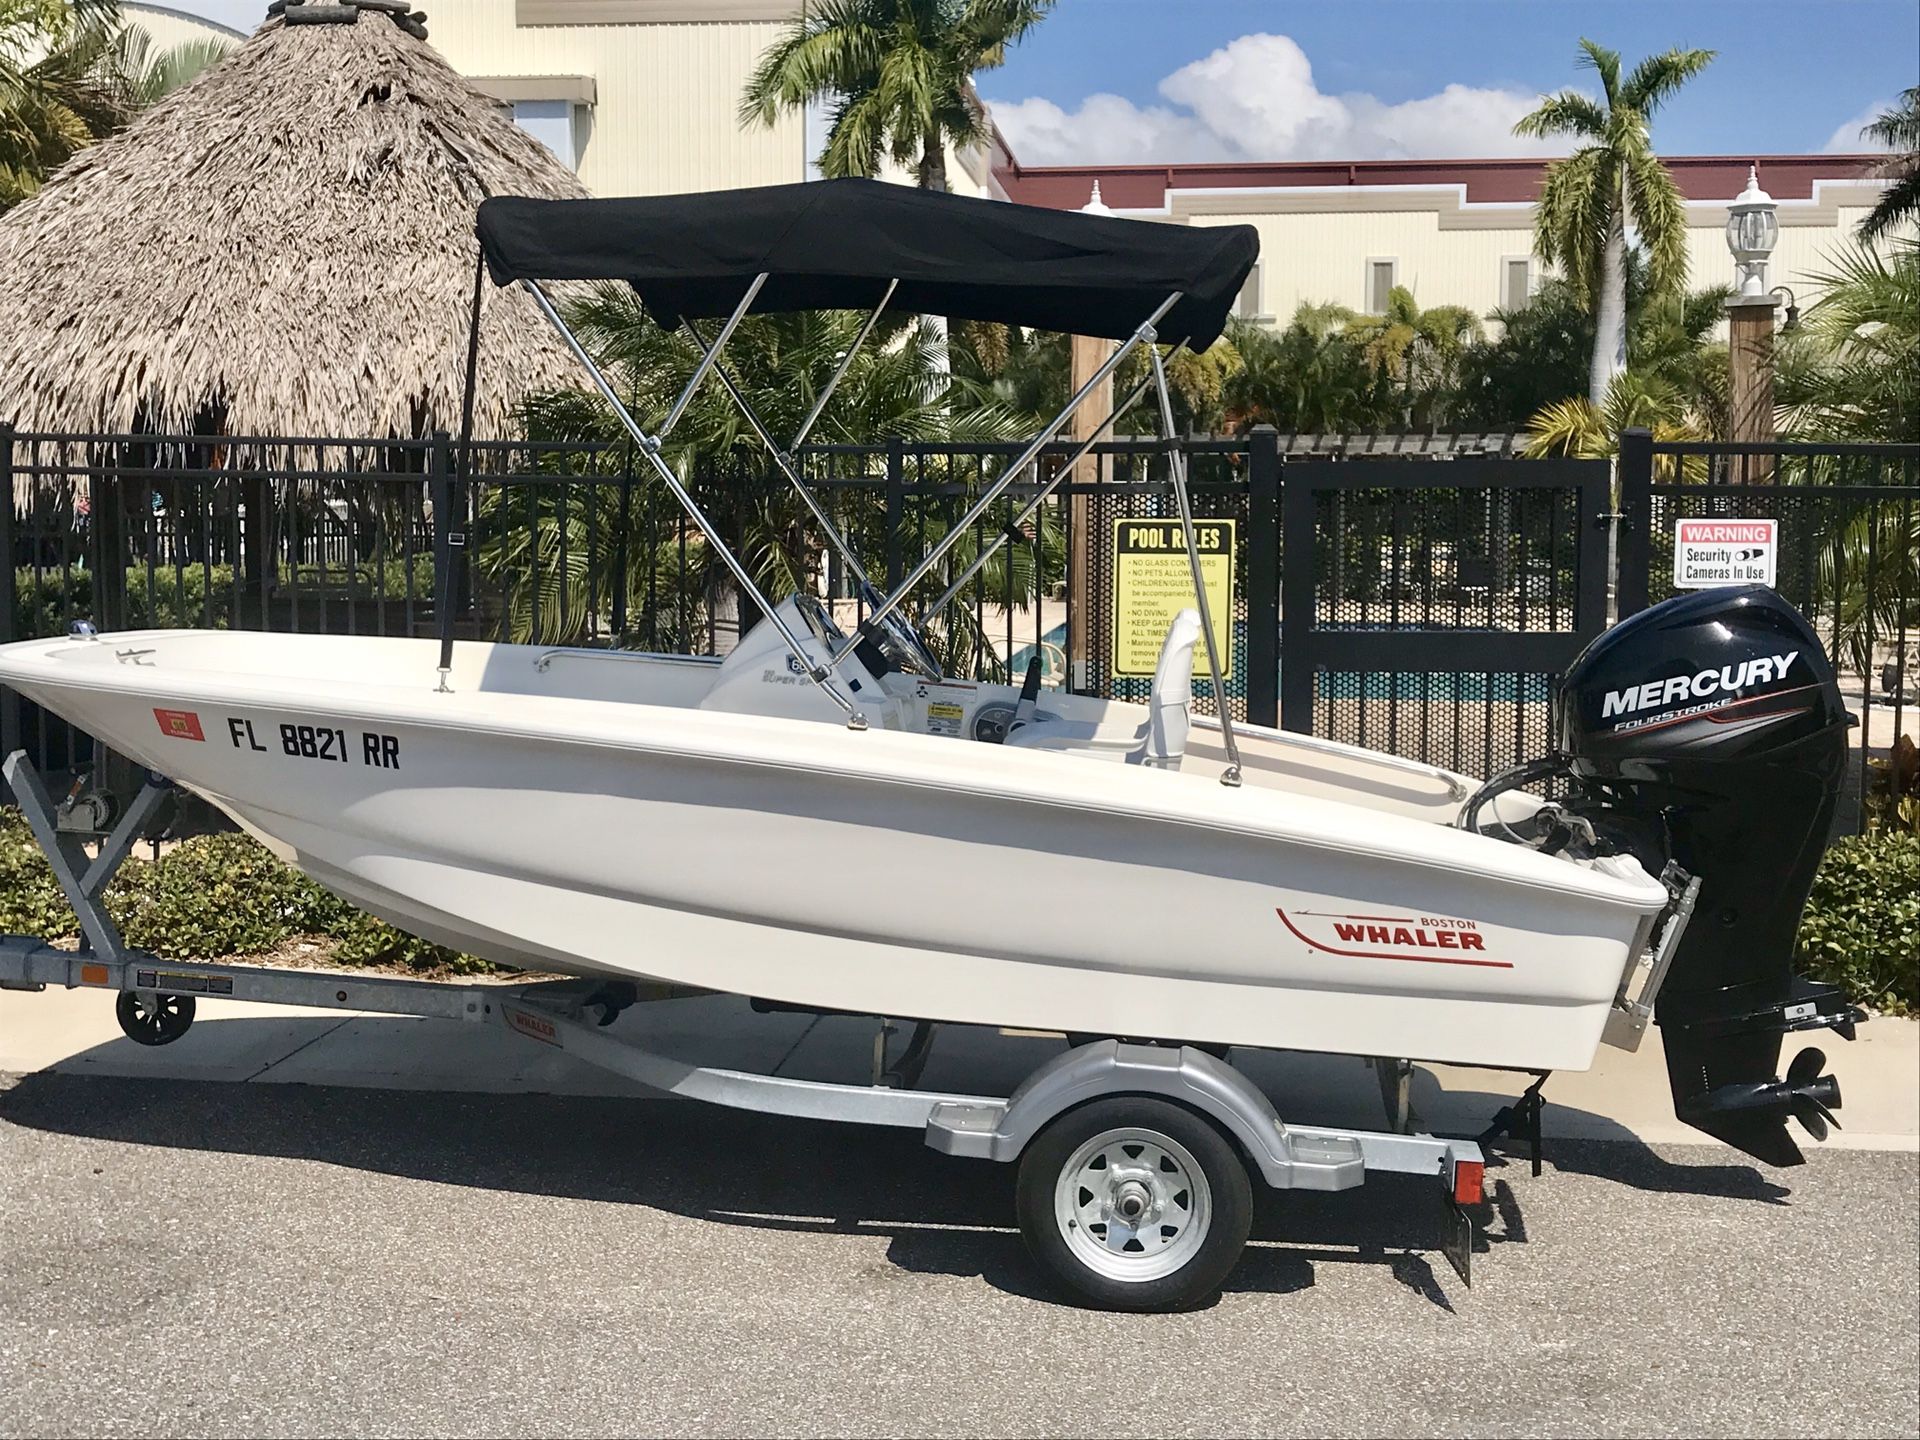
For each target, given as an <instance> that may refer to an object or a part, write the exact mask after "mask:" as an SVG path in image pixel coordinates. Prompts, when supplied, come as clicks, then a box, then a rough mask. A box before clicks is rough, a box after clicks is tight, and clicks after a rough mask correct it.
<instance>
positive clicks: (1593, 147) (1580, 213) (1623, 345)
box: [1513, 40, 1714, 409]
mask: <svg viewBox="0 0 1920 1440" xmlns="http://www.w3.org/2000/svg"><path fill="white" fill-rule="evenodd" d="M1580 49H1581V53H1582V57H1583V58H1582V59H1581V61H1580V63H1581V64H1582V65H1584V66H1586V67H1588V68H1589V69H1591V70H1593V71H1594V73H1595V74H1597V75H1598V76H1599V77H1600V89H1601V92H1602V96H1603V99H1602V101H1595V100H1593V99H1591V98H1590V97H1588V96H1586V95H1582V94H1580V93H1579V92H1578V91H1576V90H1562V91H1561V92H1560V93H1559V94H1558V95H1549V96H1546V97H1544V98H1543V99H1542V100H1541V102H1540V105H1539V108H1537V109H1536V110H1534V111H1533V113H1531V114H1530V115H1526V116H1523V117H1522V118H1521V119H1520V122H1519V123H1518V124H1516V125H1515V126H1514V127H1513V130H1514V133H1515V134H1516V135H1525V136H1533V137H1545V136H1557V135H1567V136H1573V137H1576V138H1579V139H1581V140H1584V141H1585V142H1587V143H1585V144H1583V145H1582V146H1581V147H1580V148H1579V149H1577V150H1575V151H1574V152H1573V154H1571V155H1569V156H1568V157H1567V158H1566V159H1564V160H1556V161H1555V162H1554V163H1553V164H1552V165H1550V166H1548V167H1547V174H1546V179H1545V181H1544V182H1543V183H1542V184H1541V187H1540V200H1539V203H1538V204H1537V205H1536V207H1535V209H1534V248H1535V249H1536V250H1537V251H1538V252H1539V254H1540V258H1541V259H1542V260H1544V261H1546V262H1547V263H1548V264H1549V265H1558V266H1560V268H1561V269H1562V270H1563V271H1564V272H1565V274H1566V277H1567V281H1568V283H1569V284H1570V285H1571V286H1572V287H1573V289H1574V292H1575V293H1576V294H1577V295H1578V296H1579V298H1580V299H1581V300H1582V302H1583V303H1585V304H1587V305H1588V306H1589V307H1591V308H1592V310H1593V311H1594V320H1595V325H1594V339H1593V370H1592V374H1591V376H1590V377H1589V380H1588V386H1587V399H1588V401H1589V402H1590V403H1591V404H1592V405H1593V406H1594V408H1595V409H1599V408H1600V407H1602V406H1603V405H1604V404H1605V403H1606V398H1607V390H1608V387H1609V386H1610V385H1611V384H1612V383H1613V379H1614V377H1615V376H1616V375H1618V374H1619V373H1620V372H1621V371H1623V370H1625V369H1626V368H1627V297H1626V253H1627V231H1628V229H1629V228H1632V229H1633V230H1635V231H1636V232H1638V235H1639V239H1640V244H1641V245H1642V246H1643V247H1644V248H1645V249H1646V252H1647V263H1648V269H1649V273H1650V278H1651V280H1652V283H1653V288H1654V289H1655V290H1670V289H1678V288H1679V287H1680V286H1681V285H1682V284H1684V283H1685V281H1686V276H1687V251H1686V220H1685V216H1684V213H1683V211H1682V208H1681V202H1680V192H1679V190H1678V188H1677V187H1676V186H1675V185H1674V183H1673V177H1672V176H1671V175H1669V174H1668V173H1667V167H1666V166H1664V165H1662V164H1661V163H1660V157H1659V156H1658V155H1656V154H1654V151H1653V138H1652V136H1651V134H1650V133H1649V131H1648V122H1649V121H1650V120H1651V119H1652V117H1653V113H1654V111H1655V110H1657V109H1658V108H1659V107H1660V105H1661V104H1662V103H1663V102H1664V101H1665V100H1667V99H1668V98H1669V97H1670V96H1672V95H1673V94H1674V93H1675V92H1676V91H1678V90H1679V89H1680V87H1681V86H1682V85H1684V84H1686V82H1687V81H1688V80H1690V79H1692V78H1693V77H1694V76H1695V75H1698V74H1699V73H1700V72H1701V71H1702V70H1704V69H1706V67H1707V64H1708V62H1709V61H1711V60H1712V59H1713V53H1714V52H1713V51H1711V50H1668V51H1665V52H1663V53H1662V54H1659V55H1650V56H1648V57H1647V58H1646V59H1645V60H1642V61H1641V62H1640V63H1639V64H1638V65H1636V66H1634V68H1633V71H1632V73H1631V74H1629V75H1627V76H1626V77H1625V78H1624V79H1623V78H1622V77H1621V74H1620V55H1619V52H1618V51H1615V50H1608V49H1606V48H1605V47H1604V46H1600V45H1596V44H1595V43H1594V42H1593V41H1591V40H1582V41H1581V42H1580Z"/></svg>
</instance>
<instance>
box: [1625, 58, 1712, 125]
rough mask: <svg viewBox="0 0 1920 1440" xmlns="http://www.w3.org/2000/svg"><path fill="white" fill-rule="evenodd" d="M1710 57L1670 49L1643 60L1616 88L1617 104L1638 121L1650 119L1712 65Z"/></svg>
mask: <svg viewBox="0 0 1920 1440" xmlns="http://www.w3.org/2000/svg"><path fill="white" fill-rule="evenodd" d="M1714 54H1715V52H1714V51H1712V50H1681V49H1673V50H1664V51H1662V52H1661V53H1660V54H1658V55H1649V56H1647V58H1646V59H1644V60H1642V61H1641V62H1640V63H1639V64H1638V65H1636V66H1634V67H1633V71H1632V73H1631V74H1629V75H1628V76H1627V79H1626V83H1625V84H1623V85H1622V86H1621V87H1620V103H1621V104H1622V105H1624V106H1626V107H1628V108H1630V109H1633V110H1637V111H1638V112H1639V113H1640V115H1641V118H1642V119H1651V118H1652V116H1653V112H1654V111H1656V110H1658V109H1659V108H1660V106H1661V105H1662V104H1663V103H1664V102H1665V101H1666V100H1667V99H1668V98H1670V97H1671V96H1672V95H1674V94H1675V93H1676V92H1677V91H1678V90H1679V89H1680V87H1681V86H1682V85H1685V84H1686V83H1687V81H1689V80H1691V79H1693V77H1694V76H1696V75H1698V74H1699V73H1700V72H1701V71H1702V70H1704V69H1706V68H1707V66H1708V65H1710V64H1712V63H1713V57H1714Z"/></svg>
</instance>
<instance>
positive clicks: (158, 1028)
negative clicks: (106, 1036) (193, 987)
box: [113, 990, 194, 1045]
mask: <svg viewBox="0 0 1920 1440" xmlns="http://www.w3.org/2000/svg"><path fill="white" fill-rule="evenodd" d="M193 1011H194V1001H193V997H192V996H191V995H155V994H153V993H152V992H150V991H141V990H123V991H121V992H120V999H119V1000H118V1001H117V1002H116V1003H115V1004H114V1007H113V1013H114V1014H115V1015H116V1016H117V1017H118V1018H119V1021H120V1029H121V1030H122V1031H123V1032H125V1034H126V1037H127V1038H128V1039H129V1040H131V1041H133V1043H134V1044H136V1045H171V1044H172V1043H173V1042H174V1041H176V1040H178V1039H179V1038H180V1037H181V1036H182V1035H184V1034H186V1033H187V1029H188V1027H189V1026H191V1025H192V1024H193Z"/></svg>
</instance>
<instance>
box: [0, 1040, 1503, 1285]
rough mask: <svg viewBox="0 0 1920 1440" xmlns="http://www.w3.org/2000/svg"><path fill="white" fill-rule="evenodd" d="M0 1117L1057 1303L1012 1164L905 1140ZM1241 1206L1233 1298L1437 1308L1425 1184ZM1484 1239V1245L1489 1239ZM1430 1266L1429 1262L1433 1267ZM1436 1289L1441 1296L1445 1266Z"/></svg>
mask: <svg viewBox="0 0 1920 1440" xmlns="http://www.w3.org/2000/svg"><path fill="white" fill-rule="evenodd" d="M0 1122H5V1123H7V1124H11V1125H14V1126H18V1127H21V1128H23V1129H31V1130H39V1131H43V1132H48V1133H53V1134H61V1135H70V1136H76V1137H80V1138H85V1139H91V1140H108V1141H114V1142H119V1143H124V1144H132V1145H152V1146H161V1147H165V1148H169V1149H181V1150H199V1151H213V1152H220V1153H230V1154H245V1155H258V1156H268V1157H277V1158H282V1159H295V1160H316V1161H321V1162H324V1163H327V1164H331V1165H343V1166H349V1167H353V1168H357V1169H362V1170H368V1171H372V1172H375V1173H380V1174H387V1175H395V1176H401V1177H405V1178H409V1179H417V1180H425V1181H431V1182H434V1183H438V1184H451V1185H466V1186H474V1187H478V1188H481V1189H487V1190H498V1191H502V1192H508V1193H521V1194H530V1195H552V1196H561V1197H567V1198H574V1199H584V1200H594V1201H605V1202H614V1203H620V1204H632V1205H645V1206H649V1207H653V1208H656V1209H660V1210H664V1211H667V1212H670V1213H673V1214H678V1215H685V1216H689V1217H692V1218H696V1219H701V1220H706V1221H710V1222H715V1223H719V1224H726V1225H747V1226H753V1227H756V1228H766V1229H775V1230H790V1231H797V1232H805V1233H811V1234H835V1233H844V1234H850V1235H851V1234H864V1235H873V1234H879V1235H885V1236H887V1237H889V1240H890V1244H889V1246H888V1250H887V1255H888V1258H889V1259H890V1260H891V1261H892V1263H893V1264H895V1265H897V1266H899V1267H900V1268H901V1269H903V1270H906V1271H910V1272H913V1273H917V1274H936V1275H952V1276H962V1277H978V1278H980V1279H981V1280H983V1281H985V1282H986V1283H987V1284H989V1285H992V1286H994V1287H996V1288H998V1289H1000V1290H1003V1291H1006V1292H1009V1293H1011V1294H1015V1295H1020V1296H1024V1297H1027V1298H1030V1299H1033V1300H1037V1301H1043V1302H1047V1303H1060V1302H1059V1297H1058V1296H1057V1295H1056V1293H1055V1292H1054V1290H1053V1289H1052V1287H1051V1286H1050V1285H1049V1284H1048V1282H1047V1281H1046V1279H1045V1277H1044V1276H1043V1275H1042V1274H1041V1273H1040V1272H1039V1270H1038V1269H1037V1268H1036V1267H1035V1266H1034V1265H1033V1264H1032V1263H1031V1262H1030V1261H1029V1260H1028V1258H1027V1256H1026V1254H1025V1252H1024V1250H1023V1248H1022V1246H1021V1244H1020V1240H1019V1236H1018V1234H1017V1233H1016V1231H1015V1229H1014V1226H1013V1223H1012V1214H1013V1169H1012V1167H1010V1166H999V1165H991V1164H985V1163H982V1162H980V1161H973V1160H958V1159H954V1158H952V1157H949V1156H945V1155H940V1154H937V1153H935V1152H934V1151H932V1150H930V1149H928V1148H927V1146H926V1145H925V1144H924V1143H923V1142H922V1141H921V1139H920V1137H919V1136H918V1135H917V1134H915V1133H912V1132H909V1131H905V1130H889V1129H879V1128H873V1127H866V1126H856V1125H845V1124H835V1123H830V1122H824V1121H808V1120H789V1119H782V1118H775V1117H769V1116H762V1115H754V1114H749V1113H745V1112H741V1111H732V1110H722V1109H718V1108H715V1107H711V1106H703V1105H696V1104H689V1103H686V1102H684V1101H676V1100H665V1099H662V1100H649V1099H617V1098H600V1097H581V1096H550V1095H467V1094H443V1093H435V1092H427V1091H394V1090H384V1091H383V1090H362V1089H345V1088H333V1087H318V1086H306V1085H235V1084H222V1083H210V1082H202V1081H187V1080H157V1079H156V1080H147V1079H123V1078H116V1077H108V1076H93V1075H64V1074H56V1073H50V1072H48V1073H41V1074H37V1075H29V1076H26V1077H24V1078H22V1079H21V1080H19V1081H18V1082H17V1083H16V1084H15V1085H14V1086H13V1088H11V1089H10V1090H6V1091H4V1092H0ZM1256 1193H1257V1204H1256V1210H1255V1223H1254V1234H1253V1243H1252V1244H1251V1245H1250V1246H1249V1247H1248V1250H1247V1255H1246V1259H1245V1260H1244V1261H1243V1263H1242V1264H1241V1265H1240V1266H1239V1268H1238V1269H1237V1270H1236V1271H1235V1273H1234V1275H1233V1277H1232V1279H1231V1280H1230V1281H1229V1288H1230V1289H1231V1290H1234V1291H1258V1292H1265V1293H1275V1294H1284V1293H1287V1292H1289V1291H1296V1290H1302V1289H1306V1288H1308V1287H1310V1286H1312V1285H1313V1284H1314V1272H1315V1267H1316V1265H1318V1264H1321V1263H1345V1264H1352V1263H1360V1264H1377V1265H1385V1266H1387V1267H1389V1269H1390V1270H1391V1273H1393V1274H1394V1275H1395V1276H1396V1277H1397V1278H1399V1279H1400V1280H1401V1281H1402V1283H1403V1284H1406V1285H1407V1286H1408V1288H1409V1289H1411V1290H1412V1291H1414V1293H1416V1294H1420V1295H1424V1296H1426V1298H1428V1299H1429V1300H1430V1301H1432V1302H1434V1303H1437V1304H1440V1305H1443V1306H1446V1308H1449V1309H1450V1308H1451V1306H1450V1305H1448V1303H1447V1299H1446V1293H1445V1289H1444V1287H1443V1285H1442V1283H1441V1282H1440V1280H1439V1279H1437V1278H1436V1276H1435V1267H1434V1265H1430V1264H1429V1263H1428V1262H1427V1260H1426V1259H1425V1258H1424V1257H1423V1256H1422V1254H1421V1253H1419V1252H1423V1251H1426V1250H1428V1249H1430V1248H1432V1247H1435V1246H1437V1244H1438V1233H1437V1210H1438V1206H1437V1205H1436V1204H1435V1203H1434V1201H1433V1199H1432V1195H1431V1184H1430V1182H1425V1181H1416V1180H1414V1179H1412V1178H1411V1177H1405V1176H1383V1177H1380V1178H1379V1179H1378V1180H1376V1181H1373V1182H1370V1183H1369V1184H1368V1185H1366V1186H1365V1187H1363V1188H1362V1189H1359V1190H1356V1191H1351V1192H1348V1193H1346V1194H1344V1195H1306V1194H1298V1195H1279V1194H1274V1193H1271V1192H1267V1193H1258V1192H1256ZM1493 1243H1498V1239H1497V1238H1495V1239H1494V1241H1493ZM1436 1264H1438V1261H1437V1256H1436ZM1439 1271H1440V1273H1441V1274H1442V1275H1444V1277H1445V1283H1446V1284H1447V1285H1451V1284H1454V1283H1457V1282H1455V1280H1454V1277H1453V1275H1452V1273H1451V1272H1450V1271H1447V1270H1446V1268H1445V1266H1444V1264H1439Z"/></svg>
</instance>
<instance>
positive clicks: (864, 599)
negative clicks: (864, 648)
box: [860, 580, 947, 680]
mask: <svg viewBox="0 0 1920 1440" xmlns="http://www.w3.org/2000/svg"><path fill="white" fill-rule="evenodd" d="M860 600H861V603H862V604H863V605H864V606H865V607H866V608H867V609H868V610H869V611H874V610H878V609H879V608H880V605H881V597H880V595H879V594H878V593H877V592H876V591H875V590H874V588H873V586H872V585H870V584H868V583H867V582H866V581H864V580H863V581H861V582H860ZM860 630H861V633H863V634H864V635H866V636H868V637H869V638H870V639H872V641H873V642H874V644H876V645H878V646H879V647H880V653H881V654H882V655H884V656H886V657H887V660H888V661H889V662H890V663H891V664H892V665H893V666H894V668H895V669H898V670H905V671H908V672H918V673H919V674H921V675H924V676H926V677H927V679H929V680H944V679H946V678H947V677H946V672H945V671H943V670H942V669H941V668H940V662H939V661H938V660H936V659H934V658H933V651H931V650H929V649H928V648H927V642H926V641H924V640H922V639H921V638H920V632H919V631H917V630H915V629H914V628H913V626H911V625H909V624H908V623H907V622H906V620H905V618H903V617H902V616H901V615H900V614H899V612H898V611H895V612H893V613H891V614H888V615H884V616H882V617H881V618H880V619H878V620H874V619H872V618H871V616H869V618H868V619H865V620H862V621H861V622H860Z"/></svg>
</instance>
